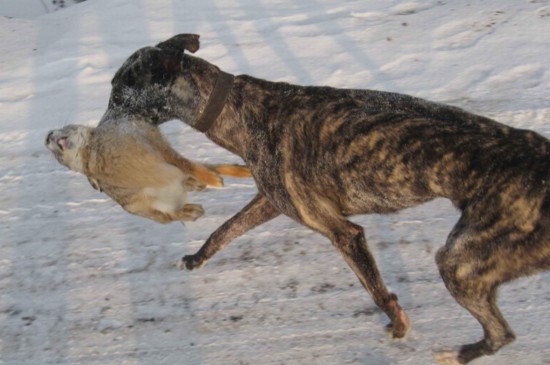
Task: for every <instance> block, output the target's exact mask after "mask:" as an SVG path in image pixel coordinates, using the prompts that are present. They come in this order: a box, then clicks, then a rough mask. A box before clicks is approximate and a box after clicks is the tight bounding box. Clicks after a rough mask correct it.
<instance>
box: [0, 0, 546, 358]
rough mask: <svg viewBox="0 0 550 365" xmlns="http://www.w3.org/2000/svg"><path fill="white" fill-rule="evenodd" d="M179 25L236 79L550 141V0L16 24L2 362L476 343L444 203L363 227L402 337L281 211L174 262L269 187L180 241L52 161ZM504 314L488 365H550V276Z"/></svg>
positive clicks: (290, 5) (5, 160)
mask: <svg viewBox="0 0 550 365" xmlns="http://www.w3.org/2000/svg"><path fill="white" fill-rule="evenodd" d="M14 1H15V0H14ZM0 13H1V9H0ZM181 32H194V33H199V34H200V35H201V40H202V48H201V50H200V51H199V52H198V56H200V57H203V58H205V59H207V60H209V61H211V62H213V63H215V64H217V65H219V66H220V67H222V69H224V70H225V71H228V72H232V73H235V74H241V73H246V74H251V75H254V76H258V77H263V78H268V79H271V80H285V81H289V82H295V83H301V84H315V85H331V86H337V87H353V88H372V89H381V90H389V91H397V92H403V93H408V94H413V95H416V96H421V97H425V98H429V99H432V100H437V101H443V102H447V103H450V104H454V105H457V106H461V107H464V108H466V109H469V110H471V111H474V112H478V113H481V114H484V115H488V116H490V117H493V118H495V119H497V120H499V121H501V122H504V123H507V124H509V125H512V126H516V127H522V128H530V129H534V130H536V131H538V132H540V133H542V134H544V135H546V136H547V137H550V125H549V124H548V122H549V121H550V92H549V91H550V72H549V68H550V64H549V60H550V1H548V0H530V1H526V0H484V1H483V2H481V1H466V0H453V1H446V0H444V1H435V0H425V1H421V0H417V1H414V0H411V1H398V0H389V1H376V2H375V1H360V0H345V1H342V0H304V1H283V0H271V1H268V0H263V1H262V0H257V1H252V0H200V1H199V0H187V1H176V0H172V1H170V0H156V1H153V0H88V1H86V2H84V3H82V4H79V5H75V6H71V7H70V8H68V9H65V10H62V11H57V12H54V13H51V14H47V15H44V16H39V17H34V18H25V19H23V18H14V19H8V18H0V111H1V112H0V113H1V114H0V364H6V365H8V364H9V365H49V364H63V365H69V364H70V365H84V364H85V365H92V364H93V365H95V364H97V365H99V364H101V365H115V364H116V365H120V364H125V365H126V364H128V365H130V364H131V365H163V364H170V365H173V364H185V365H187V364H189V365H194V364H224V365H225V364H230V365H233V364H235V365H237V364H240V365H245V364H266V365H267V364H286V365H290V364H296V365H298V364H300V365H302V364H323V365H333V364H334V365H340V364H369V365H390V364H411V365H417V364H431V363H434V361H433V360H432V358H431V350H432V348H433V347H434V346H436V345H457V344H461V343H466V342H469V341H473V340H477V339H478V338H479V337H480V336H481V335H482V333H481V328H480V326H479V325H478V323H477V322H476V321H475V320H474V319H473V318H472V317H471V316H470V315H469V314H468V313H467V312H466V311H465V310H463V309H462V308H461V307H459V306H458V305H457V304H456V303H455V302H454V300H453V299H452V298H451V296H450V295H449V294H448V292H447V291H446V290H445V288H444V286H443V284H442V282H441V280H440V278H439V275H438V273H437V270H436V267H435V264H434V259H433V256H434V253H435V251H436V250H437V249H438V247H440V246H441V245H442V244H443V243H444V242H445V238H446V235H447V234H448V232H449V231H450V229H451V227H452V226H453V224H454V222H455V221H456V219H457V217H458V214H457V212H456V211H455V210H454V209H453V208H452V207H451V205H450V204H449V203H448V202H447V201H444V200H437V201H434V202H432V203H430V204H427V205H423V206H420V207H418V208H415V209H410V210H407V211H404V212H401V213H399V214H395V215H389V216H362V217H357V218H356V219H355V221H356V222H359V223H360V224H362V225H363V226H364V227H365V229H366V232H367V239H368V240H369V243H370V246H371V248H372V250H373V252H374V253H375V255H376V257H377V259H378V263H379V265H380V269H381V271H382V273H383V276H384V278H385V280H386V283H387V285H388V286H389V287H390V288H391V289H392V290H393V291H395V292H397V293H398V294H399V295H400V300H401V304H402V305H403V306H404V307H405V308H406V309H407V311H408V314H409V316H410V317H411V320H412V322H413V330H412V332H411V334H410V336H409V338H408V339H407V340H404V341H392V340H389V339H388V338H386V337H385V335H384V332H383V326H384V325H385V324H386V319H385V318H384V316H383V315H382V314H381V312H380V311H379V310H378V309H376V307H375V306H374V304H373V303H372V300H371V299H370V297H369V296H368V295H367V293H366V292H365V291H364V290H363V289H362V287H361V286H360V285H359V283H358V281H357V279H356V278H355V277H354V275H353V274H352V272H351V270H349V268H348V267H347V266H346V264H345V263H344V261H343V260H341V259H340V257H339V255H338V253H337V252H336V251H335V250H334V249H333V248H332V246H331V245H330V243H329V242H328V241H327V240H325V239H324V238H323V237H321V236H319V235H317V234H314V233H312V232H311V231H309V230H307V229H305V228H304V227H301V226H299V225H297V224H295V223H294V222H292V221H291V220H289V219H286V218H278V219H276V220H274V221H272V222H269V223H267V224H265V225H263V226H261V227H259V228H257V229H255V230H254V231H251V232H249V233H247V234H245V235H244V236H243V237H241V238H239V239H237V240H236V241H235V242H233V243H232V244H231V245H230V246H229V247H228V248H227V249H226V250H225V251H223V252H221V253H219V254H218V255H217V256H215V257H214V258H213V259H212V260H211V261H210V262H209V263H208V264H207V265H206V266H205V267H204V268H202V269H200V270H198V271H196V272H192V273H184V272H180V271H178V270H177V269H176V267H175V262H176V260H177V259H178V258H179V257H181V256H182V255H183V254H187V253H193V252H195V251H196V250H197V249H198V248H199V247H200V245H201V244H202V243H203V241H204V240H205V239H206V238H207V237H208V236H209V234H210V233H211V232H212V231H213V230H214V229H215V228H216V227H218V226H219V225H220V224H222V223H223V222H224V221H225V220H226V219H228V218H229V217H230V216H231V215H233V214H234V213H236V212H237V211H238V210H239V209H240V208H241V207H242V206H244V205H245V204H246V203H247V201H248V200H249V199H251V198H252V197H253V196H254V193H255V186H254V183H253V181H252V180H231V179H229V180H226V183H227V186H226V187H225V188H223V189H221V190H210V191H206V192H203V193H197V194H194V196H193V200H194V201H196V202H198V203H201V204H203V205H204V206H205V208H206V210H207V214H206V216H205V217H204V218H202V219H200V220H199V221H197V222H195V223H192V224H188V225H187V226H186V227H183V226H181V225H179V224H172V225H167V226H163V225H158V224H155V223H153V222H151V221H147V220H144V219H141V218H138V217H135V216H132V215H129V214H127V213H125V212H124V211H123V210H122V209H121V208H120V207H118V206H117V205H115V203H113V202H112V201H111V200H109V199H108V198H107V197H106V196H105V195H102V194H100V193H98V192H96V191H94V190H93V189H92V188H91V187H90V186H89V185H88V183H87V181H86V179H85V178H84V177H82V176H80V175H77V174H75V173H72V172H70V171H68V170H66V169H64V168H63V167H62V166H61V165H59V164H58V163H57V162H56V161H55V160H54V159H53V158H52V157H51V156H50V153H49V152H48V151H47V150H46V149H45V148H44V146H43V140H44V138H45V134H46V132H47V131H48V130H49V129H51V128H56V127H59V126H62V125H63V124H67V123H85V124H89V125H95V124H96V123H97V121H98V119H99V117H100V116H101V115H102V114H103V111H104V110H105V107H106V103H107V100H108V96H109V91H110V79H111V77H112V76H113V74H114V72H115V71H116V69H117V68H118V67H119V66H120V64H121V63H122V62H123V61H124V59H126V57H127V56H129V54H130V53H131V52H133V51H134V50H135V49H137V48H139V47H142V46H145V45H152V44H154V43H156V42H158V41H161V40H164V39H165V38H168V37H169V36H171V35H173V34H175V33H181ZM163 130H164V131H165V132H166V134H167V135H168V137H169V139H170V140H171V141H172V142H173V144H174V145H175V146H176V148H177V149H178V150H179V151H180V152H182V153H183V154H184V155H186V156H188V157H190V158H194V159H197V160H199V161H202V162H214V161H216V162H222V161H223V162H238V161H239V160H238V158H236V157H235V156H232V155H230V154H229V153H228V152H226V151H225V150H223V149H221V148H219V147H217V146H215V145H213V144H212V143H211V142H209V141H208V140H206V139H205V138H204V137H203V136H202V135H200V134H199V133H196V132H194V131H192V130H191V129H190V128H188V127H187V126H185V125H183V123H178V122H172V123H169V124H167V125H165V126H164V127H163ZM500 303H501V307H502V310H503V312H504V314H505V316H506V317H507V318H508V320H509V322H510V324H511V325H512V327H513V328H514V329H515V331H516V334H517V335H518V340H517V341H516V342H515V343H513V344H512V345H510V346H508V347H506V348H504V349H503V350H502V351H500V352H499V353H498V354H497V355H495V356H493V357H491V358H484V359H480V360H478V361H477V362H475V364H479V365H483V364H500V365H516V364H520V363H521V364H529V365H542V364H550V316H549V315H548V314H549V312H550V275H549V274H543V275H538V276H533V277H530V278H526V279H522V280H520V281H517V282H514V283H512V284H510V285H507V286H505V287H504V288H503V290H502V291H501V296H500Z"/></svg>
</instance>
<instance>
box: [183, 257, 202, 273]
mask: <svg viewBox="0 0 550 365" xmlns="http://www.w3.org/2000/svg"><path fill="white" fill-rule="evenodd" d="M205 263H206V262H205V261H202V260H200V259H199V258H197V255H186V256H183V257H182V258H181V259H180V260H179V261H178V269H180V270H182V271H191V270H195V269H199V268H201V267H202V266H203V265H204V264H205Z"/></svg>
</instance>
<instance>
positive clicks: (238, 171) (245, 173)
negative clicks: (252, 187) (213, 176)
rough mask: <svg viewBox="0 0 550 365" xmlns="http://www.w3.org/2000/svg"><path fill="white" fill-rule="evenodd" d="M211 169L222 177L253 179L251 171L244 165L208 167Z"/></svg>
mask: <svg viewBox="0 0 550 365" xmlns="http://www.w3.org/2000/svg"><path fill="white" fill-rule="evenodd" d="M206 166H207V167H208V168H209V169H211V170H214V171H216V172H217V173H218V174H220V175H225V176H231V177H240V178H247V177H252V174H251V173H250V169H249V168H248V167H246V166H242V165H232V164H221V165H206Z"/></svg>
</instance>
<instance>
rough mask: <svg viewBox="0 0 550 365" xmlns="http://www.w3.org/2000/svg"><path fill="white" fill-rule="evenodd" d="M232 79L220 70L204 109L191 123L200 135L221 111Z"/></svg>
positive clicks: (233, 77) (232, 77) (231, 76)
mask: <svg viewBox="0 0 550 365" xmlns="http://www.w3.org/2000/svg"><path fill="white" fill-rule="evenodd" d="M234 79H235V76H233V75H231V74H228V73H226V72H223V71H221V70H220V73H219V74H218V78H217V79H216V84H215V85H214V90H212V92H211V93H210V97H209V98H208V102H207V103H206V107H205V108H204V110H203V111H202V113H201V114H200V115H199V117H198V118H197V120H196V121H195V123H193V128H195V129H197V130H199V131H200V132H202V133H205V132H206V131H207V130H208V129H210V127H211V126H212V124H214V122H215V121H216V119H217V118H218V116H219V115H220V113H221V112H222V110H223V107H224V105H225V101H226V99H227V97H228V96H229V93H230V92H231V88H232V87H233V80H234Z"/></svg>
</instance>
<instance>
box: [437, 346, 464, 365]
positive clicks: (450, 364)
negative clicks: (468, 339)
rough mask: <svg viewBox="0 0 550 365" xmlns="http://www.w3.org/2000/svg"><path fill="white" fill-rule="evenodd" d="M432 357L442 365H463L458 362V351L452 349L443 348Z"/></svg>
mask: <svg viewBox="0 0 550 365" xmlns="http://www.w3.org/2000/svg"><path fill="white" fill-rule="evenodd" d="M432 355H433V357H434V359H435V361H437V363H438V364H441V365H461V364H462V363H461V362H460V361H458V350H457V349H450V348H442V349H439V350H434V351H433V352H432Z"/></svg>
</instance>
